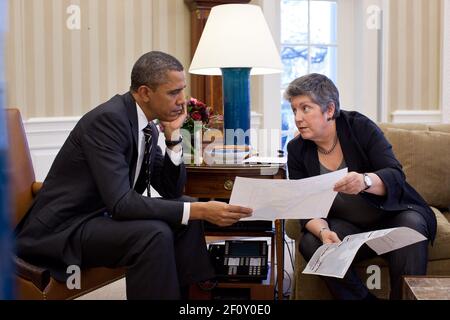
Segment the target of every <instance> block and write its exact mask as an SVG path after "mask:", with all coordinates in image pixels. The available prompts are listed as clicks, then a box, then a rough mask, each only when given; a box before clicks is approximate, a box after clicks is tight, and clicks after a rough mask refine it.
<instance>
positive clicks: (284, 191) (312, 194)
mask: <svg viewBox="0 0 450 320" xmlns="http://www.w3.org/2000/svg"><path fill="white" fill-rule="evenodd" d="M346 174H347V168H345V169H342V170H339V171H334V172H331V173H327V174H322V175H319V176H315V177H311V178H306V179H300V180H273V179H252V178H242V177H236V180H235V182H234V186H233V191H232V192H231V198H230V204H234V205H240V206H245V207H249V208H252V209H253V215H252V216H251V217H250V218H245V219H242V220H274V219H309V218H322V217H326V216H327V215H328V211H329V210H330V208H331V205H332V204H333V201H334V198H335V197H336V194H337V192H334V191H333V187H334V185H335V183H336V182H337V181H339V180H340V179H341V178H343V177H344V176H345V175H346Z"/></svg>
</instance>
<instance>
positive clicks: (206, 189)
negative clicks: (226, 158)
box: [185, 172, 274, 199]
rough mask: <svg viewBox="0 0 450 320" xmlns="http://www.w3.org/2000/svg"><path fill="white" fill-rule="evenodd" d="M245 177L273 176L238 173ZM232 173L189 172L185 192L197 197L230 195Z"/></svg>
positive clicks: (270, 177) (227, 196)
mask: <svg viewBox="0 0 450 320" xmlns="http://www.w3.org/2000/svg"><path fill="white" fill-rule="evenodd" d="M240 176H241V177H245V178H257V179H273V178H274V177H273V176H255V175H240ZM235 178H236V177H235V176H234V175H227V174H225V175H222V174H221V175H219V174H209V175H205V174H202V173H189V172H188V175H187V183H186V188H185V194H186V195H189V196H192V197H198V198H225V199H228V198H230V196H231V190H233V184H234V180H235Z"/></svg>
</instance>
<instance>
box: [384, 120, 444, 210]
mask: <svg viewBox="0 0 450 320" xmlns="http://www.w3.org/2000/svg"><path fill="white" fill-rule="evenodd" d="M385 135H386V138H387V139H388V140H389V142H390V143H391V144H392V147H393V150H394V153H395V155H396V157H397V159H398V160H399V161H400V163H401V164H402V165H403V171H404V172H405V175H406V180H407V181H408V182H409V183H410V184H411V185H412V186H413V187H414V188H415V189H416V190H417V192H419V193H420V195H422V197H423V198H424V199H425V201H426V202H427V203H428V204H429V205H431V206H434V207H437V208H448V206H449V205H450V166H449V165H448V164H449V163H450V152H449V150H450V133H444V132H437V131H421V130H404V129H397V128H386V131H385Z"/></svg>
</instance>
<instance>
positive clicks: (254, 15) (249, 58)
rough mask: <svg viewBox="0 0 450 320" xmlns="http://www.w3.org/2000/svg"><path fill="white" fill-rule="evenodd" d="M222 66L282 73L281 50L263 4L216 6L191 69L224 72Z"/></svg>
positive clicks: (201, 72) (193, 70)
mask: <svg viewBox="0 0 450 320" xmlns="http://www.w3.org/2000/svg"><path fill="white" fill-rule="evenodd" d="M220 68H252V69H251V73H250V74H252V75H256V74H270V73H280V72H281V71H282V70H283V66H282V64H281V59H280V54H279V53H278V50H277V47H276V46H275V43H274V41H273V38H272V34H271V33H270V30H269V27H268V26H267V23H266V20H265V19H264V15H263V13H262V10H261V8H260V7H258V6H255V5H249V4H225V5H219V6H216V7H213V8H212V10H211V13H210V15H209V17H208V20H207V22H206V26H205V29H204V30H203V33H202V36H201V38H200V42H199V43H198V46H197V50H196V51H195V54H194V58H193V59H192V63H191V67H190V68H189V72H190V73H193V74H204V75H221V74H222V73H221V71H220Z"/></svg>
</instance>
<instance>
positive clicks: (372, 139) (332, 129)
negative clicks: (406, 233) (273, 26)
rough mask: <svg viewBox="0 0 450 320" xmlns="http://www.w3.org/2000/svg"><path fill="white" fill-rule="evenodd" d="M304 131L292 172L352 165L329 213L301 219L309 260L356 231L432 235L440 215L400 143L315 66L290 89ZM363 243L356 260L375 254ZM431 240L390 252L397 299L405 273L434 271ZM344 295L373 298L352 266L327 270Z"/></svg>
mask: <svg viewBox="0 0 450 320" xmlns="http://www.w3.org/2000/svg"><path fill="white" fill-rule="evenodd" d="M285 98H286V99H287V100H288V101H289V102H290V103H291V107H292V111H293V112H294V116H295V123H296V126H297V128H298V131H299V135H298V136H297V137H296V138H295V139H293V140H292V141H291V142H289V144H288V170H289V178H290V179H302V178H307V177H311V176H316V175H319V174H324V173H328V172H332V171H335V170H339V169H342V168H345V167H348V171H349V173H348V174H347V175H346V176H345V177H344V178H343V179H341V180H340V181H338V182H337V183H336V185H335V188H334V190H335V191H336V192H338V195H337V197H336V199H335V201H334V202H333V205H332V207H331V209H330V212H329V214H328V217H327V218H326V219H310V220H301V226H302V229H303V232H304V233H305V234H304V236H303V238H302V241H301V243H300V248H299V250H300V252H301V254H302V255H303V257H304V258H305V259H306V260H307V261H308V260H309V259H310V258H311V257H312V255H313V254H314V252H315V251H316V250H317V248H318V247H320V246H321V245H322V244H323V243H333V242H339V241H340V239H343V238H344V237H345V236H347V235H349V234H355V233H360V232H366V231H371V230H378V229H385V228H393V227H400V226H404V227H409V228H411V229H414V230H416V231H418V232H420V233H421V234H423V235H424V236H425V237H427V238H428V239H429V240H430V241H433V240H434V237H435V234H436V218H435V216H434V214H433V212H432V210H431V209H430V208H429V207H428V205H427V204H426V203H425V201H424V200H423V198H422V197H421V196H420V195H419V194H418V193H417V192H416V191H415V190H414V189H413V188H412V187H411V186H410V185H409V184H408V183H407V182H406V181H405V175H404V173H403V171H402V167H401V165H400V163H399V162H398V160H397V159H396V158H395V156H394V153H393V152H392V147H391V145H390V144H389V142H388V141H387V140H386V139H385V137H384V135H383V133H382V132H381V130H380V128H379V127H378V126H377V125H376V124H375V123H374V122H373V121H371V120H370V119H368V118H367V117H365V116H364V115H362V114H360V113H358V112H348V111H343V110H342V111H341V110H340V107H339V92H338V90H337V88H336V86H335V85H334V84H333V82H332V81H331V80H330V79H328V78H327V77H326V76H324V75H320V74H309V75H306V76H303V77H300V78H298V79H296V80H294V81H293V82H292V83H291V84H290V85H289V87H288V88H287V89H286V92H285ZM374 255H375V253H374V251H372V250H371V249H370V248H369V247H367V246H363V247H362V248H361V250H360V252H359V253H358V255H357V257H356V258H355V261H357V260H361V259H365V258H368V257H370V256H374ZM427 255H428V242H427V241H422V242H419V243H416V244H413V245H410V246H407V247H404V248H401V249H398V250H395V251H392V252H389V253H387V254H385V255H384V257H385V258H386V259H387V260H388V262H389V272H390V279H391V294H390V298H391V299H400V298H401V289H402V283H401V276H402V275H424V274H426V267H427ZM323 279H324V280H325V282H326V283H327V286H328V288H329V289H330V291H331V293H332V294H333V296H334V297H335V298H337V299H371V298H373V296H372V295H371V294H370V293H369V291H368V289H367V287H366V286H365V285H364V284H363V282H362V281H361V280H360V279H359V277H358V276H357V275H356V272H355V271H354V270H353V268H350V269H349V270H348V272H347V274H346V275H345V277H344V278H343V279H336V278H331V277H323Z"/></svg>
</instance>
